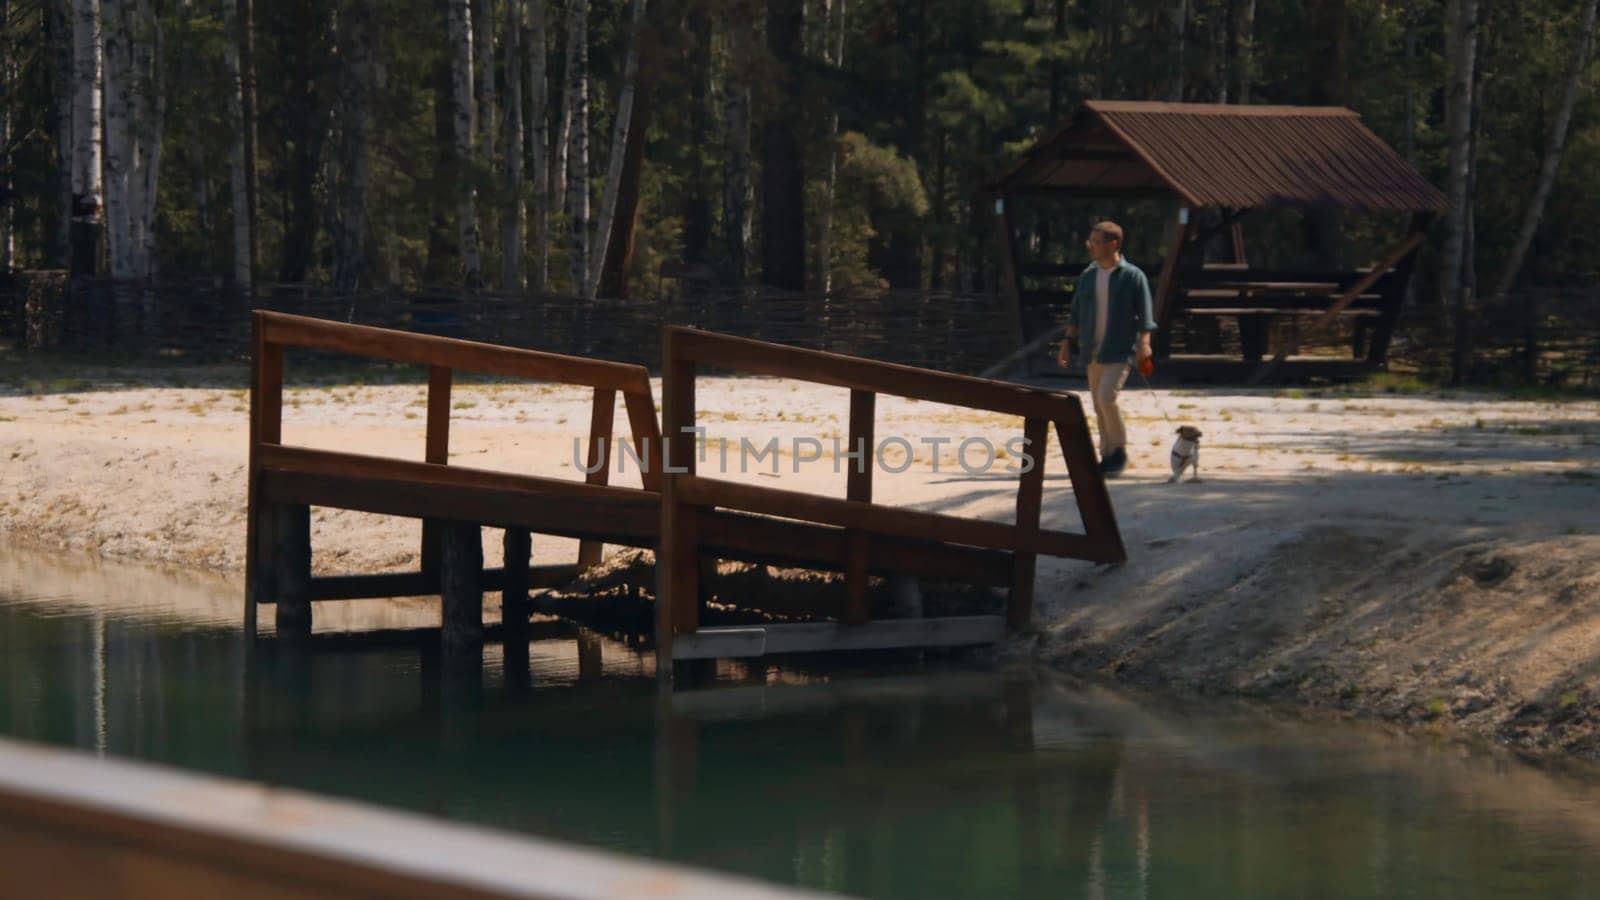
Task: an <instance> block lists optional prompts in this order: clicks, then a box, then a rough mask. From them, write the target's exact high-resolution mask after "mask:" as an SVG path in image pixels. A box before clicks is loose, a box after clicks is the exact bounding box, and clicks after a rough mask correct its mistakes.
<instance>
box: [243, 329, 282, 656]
mask: <svg viewBox="0 0 1600 900" xmlns="http://www.w3.org/2000/svg"><path fill="white" fill-rule="evenodd" d="M250 328H251V332H252V335H251V337H252V352H251V354H250V451H249V452H250V459H249V463H248V464H247V466H246V470H245V472H246V478H248V479H249V482H248V484H247V486H246V488H245V490H246V501H245V503H246V508H245V563H244V572H245V579H244V584H245V588H244V631H245V635H246V636H249V637H254V636H255V633H256V606H257V604H259V603H260V602H261V599H262V598H263V597H265V596H267V595H269V594H275V593H276V588H275V587H274V586H273V585H272V584H271V583H270V581H271V572H270V569H269V568H268V566H267V565H266V560H267V559H268V558H270V557H268V556H267V554H266V553H265V552H264V551H265V550H266V549H267V548H268V547H270V546H271V545H270V543H263V542H264V541H267V540H270V538H271V526H270V525H269V524H268V523H269V521H270V520H269V519H268V518H267V516H266V515H265V511H264V510H263V509H262V503H261V500H260V496H259V495H260V491H261V485H260V482H261V473H260V470H259V468H258V464H257V459H256V457H257V448H258V447H259V446H260V445H261V444H277V443H280V442H281V441H282V440H283V348H282V347H281V346H279V345H277V344H269V343H267V341H266V337H265V336H264V335H263V334H262V327H261V317H260V316H259V315H253V316H251V319H250Z"/></svg>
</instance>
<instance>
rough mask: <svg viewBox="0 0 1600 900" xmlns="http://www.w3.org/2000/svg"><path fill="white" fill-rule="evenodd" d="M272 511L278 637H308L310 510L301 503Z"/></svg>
mask: <svg viewBox="0 0 1600 900" xmlns="http://www.w3.org/2000/svg"><path fill="white" fill-rule="evenodd" d="M274 511H275V518H276V519H277V520H278V524H277V527H276V529H275V531H276V538H277V543H276V546H275V547H274V548H273V549H274V553H273V559H272V565H273V570H274V579H275V581H276V582H277V591H278V593H277V601H278V606H277V610H276V615H275V619H276V621H277V627H278V636H279V637H304V636H306V635H309V634H311V509H310V507H308V506H306V505H305V504H303V503H282V504H276V505H275V506H274Z"/></svg>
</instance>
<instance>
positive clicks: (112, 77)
mask: <svg viewBox="0 0 1600 900" xmlns="http://www.w3.org/2000/svg"><path fill="white" fill-rule="evenodd" d="M128 18H129V17H128V15H127V2H126V0H102V2H101V5H100V19H101V31H102V39H101V47H102V51H103V53H104V54H105V62H104V88H103V96H104V98H105V100H104V102H105V155H104V157H103V159H102V164H103V165H104V167H105V169H104V174H103V176H102V178H103V184H104V186H105V204H106V210H105V212H106V219H105V222H106V226H105V228H106V255H107V257H108V258H109V260H110V263H111V265H110V269H111V277H112V278H117V279H126V278H131V277H133V246H132V245H133V234H132V227H131V225H130V223H129V214H128V213H129V211H128V201H129V197H128V185H129V181H130V170H131V169H132V168H133V159H132V156H133V148H132V146H131V140H130V137H129V127H128V108H129V106H130V105H131V81H132V77H131V76H132V69H133V66H132V60H130V59H129V56H130V55H131V53H132V48H131V46H130V42H129V40H128Z"/></svg>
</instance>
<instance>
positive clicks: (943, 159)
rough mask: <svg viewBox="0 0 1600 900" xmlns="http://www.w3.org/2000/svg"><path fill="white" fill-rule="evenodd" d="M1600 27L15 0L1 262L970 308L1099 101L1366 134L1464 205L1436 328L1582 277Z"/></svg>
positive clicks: (1591, 1)
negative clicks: (1018, 174) (1063, 142)
mask: <svg viewBox="0 0 1600 900" xmlns="http://www.w3.org/2000/svg"><path fill="white" fill-rule="evenodd" d="M1595 17H1596V0H1554V2H1552V3H1548V4H1524V3H1511V2H1505V0H1498V2H1484V0H1433V2H1429V0H1218V2H1200V0H1195V2H1190V0H1129V2H1117V0H1074V2H1067V0H1034V2H1024V0H959V2H957V0H939V2H936V0H765V2H756V0H650V2H648V3H647V2H646V0H560V2H550V0H0V34H3V45H0V49H3V59H4V63H3V66H0V92H3V104H0V146H3V154H4V155H3V157H0V163H3V166H0V169H3V172H0V177H3V180H0V193H3V197H4V204H3V217H0V269H4V268H7V267H12V268H18V269H44V268H61V269H71V270H72V271H74V272H79V273H91V274H98V275H109V276H111V277H115V278H125V279H161V278H168V279H170V278H176V277H189V276H208V277H211V278H214V279H218V280H225V281H231V282H232V283H238V284H244V283H256V284H263V283H299V282H309V283H315V284H325V285H330V286H333V287H336V288H340V289H359V288H367V287H372V286H400V287H407V286H416V285H423V284H430V285H444V284H453V285H465V286H468V287H479V286H482V287H485V288H492V289H503V290H523V289H527V290H546V291H555V292H562V293H568V294H574V295H579V296H593V295H595V294H596V293H600V294H604V295H616V294H623V293H626V292H628V291H629V290H630V289H631V290H632V292H633V293H634V294H635V295H641V294H648V293H649V292H650V291H652V290H655V289H657V288H658V287H659V285H660V284H661V277H662V275H663V273H665V274H667V275H671V276H678V277H689V278H700V279H705V280H708V281H709V280H715V281H718V282H721V283H724V284H730V283H739V284H750V283H761V284H766V285H771V286H775V287H781V288H788V289H806V290H833V291H839V290H876V289H880V288H883V287H893V288H922V289H944V290H966V291H971V290H982V289H985V288H986V287H988V286H992V284H993V277H994V268H995V266H994V256H995V250H994V247H993V241H992V227H991V225H990V223H989V221H988V211H987V207H986V206H985V205H984V203H983V202H982V199H981V198H980V196H979V191H978V186H979V185H980V184H981V182H982V181H983V180H984V179H985V178H986V177H988V176H990V175H992V174H993V173H994V172H995V171H997V170H998V169H999V168H1000V167H1002V166H1003V165H1004V164H1005V163H1006V162H1007V161H1008V160H1009V159H1011V158H1013V156H1014V155H1015V154H1016V153H1017V152H1018V151H1019V150H1020V149H1021V148H1023V147H1025V146H1026V145H1027V144H1028V143H1030V142H1031V141H1032V140H1035V139H1037V138H1038V137H1039V136H1041V135H1042V134H1043V133H1045V132H1047V131H1048V130H1049V129H1050V128H1051V127H1052V126H1053V125H1054V124H1056V123H1057V122H1059V121H1060V120H1062V119H1063V118H1065V117H1066V116H1068V115H1069V114H1070V113H1071V112H1072V110H1073V109H1074V108H1075V107H1076V105H1077V104H1078V103H1079V102H1080V101H1082V100H1083V99H1085V98H1093V97H1105V98H1130V99H1164V100H1175V99H1181V100H1186V101H1200V102H1220V103H1254V104H1338V105H1345V106H1349V107H1351V108H1353V109H1355V110H1356V111H1358V112H1359V113H1361V114H1362V116H1363V117H1364V119H1365V121H1366V122H1367V124H1368V125H1369V126H1370V127H1372V128H1373V129H1374V130H1375V131H1376V132H1377V133H1378V134H1379V135H1380V136H1382V137H1383V138H1384V139H1385V140H1387V141H1389V142H1390V143H1391V145H1393V146H1394V147H1395V148H1396V150H1397V151H1398V152H1399V153H1400V154H1401V155H1402V156H1404V157H1405V158H1407V159H1408V160H1410V161H1412V162H1413V163H1414V164H1415V165H1416V167H1417V168H1418V169H1419V170H1420V171H1421V172H1422V173H1423V174H1424V175H1425V176H1426V177H1428V178H1430V179H1431V180H1433V181H1434V182H1435V183H1436V184H1438V185H1439V186H1440V187H1441V188H1443V189H1445V190H1446V192H1447V194H1448V195H1449V197H1450V199H1451V201H1452V206H1453V211H1452V213H1451V214H1450V215H1448V216H1446V217H1444V218H1443V219H1442V220H1441V222H1440V223H1439V224H1438V225H1437V226H1436V231H1435V234H1434V236H1433V239H1432V240H1431V241H1430V242H1429V249H1428V253H1427V256H1426V258H1425V261H1424V266H1423V271H1424V273H1425V275H1424V278H1423V281H1422V283H1423V284H1424V285H1425V286H1426V290H1427V291H1428V294H1429V296H1430V297H1431V298H1433V299H1434V300H1435V301H1438V300H1444V299H1446V298H1450V297H1452V296H1455V297H1459V296H1461V295H1463V294H1471V293H1474V292H1475V293H1476V294H1477V295H1480V296H1485V297H1487V296H1491V295H1492V294H1503V293H1504V292H1505V291H1506V290H1508V289H1509V288H1511V287H1512V286H1514V285H1517V284H1522V283H1534V284H1549V285H1569V286H1570V285H1588V284H1591V283H1593V281H1594V279H1595V277H1596V275H1597V274H1600V221H1597V220H1596V216H1595V215H1594V213H1595V212H1596V211H1600V91H1597V90H1596V89H1595V88H1596V81H1597V73H1600V66H1597V65H1596V64H1595V62H1594V56H1595V54H1594V53H1593V52H1592V51H1593V43H1594V35H1595ZM1314 230H1315V229H1314V228H1311V227H1307V228H1305V229H1304V231H1305V232H1306V233H1307V234H1308V235H1309V234H1310V232H1312V231H1314ZM1308 239H1309V238H1308ZM1344 252H1346V253H1347V254H1349V253H1351V252H1352V251H1349V250H1346V251H1344ZM1369 261H1370V260H1367V259H1352V260H1350V261H1349V262H1351V263H1352V264H1364V263H1366V262H1369ZM630 281H631V282H632V285H631V288H630V284H629V282H630Z"/></svg>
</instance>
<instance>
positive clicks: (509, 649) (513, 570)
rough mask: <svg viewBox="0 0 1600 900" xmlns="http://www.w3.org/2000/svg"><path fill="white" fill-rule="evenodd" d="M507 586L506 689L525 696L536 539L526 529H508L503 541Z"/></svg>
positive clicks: (503, 615) (503, 619)
mask: <svg viewBox="0 0 1600 900" xmlns="http://www.w3.org/2000/svg"><path fill="white" fill-rule="evenodd" d="M502 547H503V553H502V554H501V555H502V556H503V557H504V559H505V564H504V571H505V583H504V584H503V586H502V587H501V589H500V626H501V631H502V640H503V641H504V649H505V686H506V691H507V692H508V693H511V694H525V693H527V691H528V689H529V688H530V687H531V686H532V684H531V682H532V677H531V673H530V671H529V669H528V613H529V611H530V608H531V604H530V603H529V602H528V565H529V563H531V562H532V561H533V540H532V536H531V535H530V534H529V533H528V532H527V530H526V529H522V528H507V529H506V533H505V539H504V542H503V545H502Z"/></svg>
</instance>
